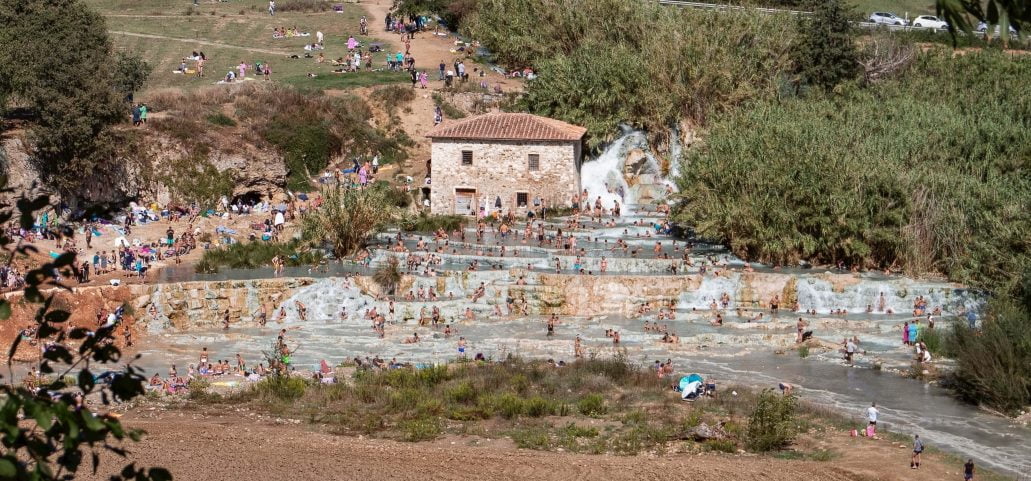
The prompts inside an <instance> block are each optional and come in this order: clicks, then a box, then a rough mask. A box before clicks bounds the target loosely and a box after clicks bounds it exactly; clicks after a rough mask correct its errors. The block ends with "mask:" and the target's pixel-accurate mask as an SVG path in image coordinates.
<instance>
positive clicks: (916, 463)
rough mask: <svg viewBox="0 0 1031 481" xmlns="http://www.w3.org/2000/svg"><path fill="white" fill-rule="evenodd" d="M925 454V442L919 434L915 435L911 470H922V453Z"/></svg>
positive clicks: (910, 463) (910, 462) (910, 464)
mask: <svg viewBox="0 0 1031 481" xmlns="http://www.w3.org/2000/svg"><path fill="white" fill-rule="evenodd" d="M922 452H924V442H923V440H921V439H920V435H919V434H914V435H913V458H912V459H910V461H909V468H910V469H920V453H922Z"/></svg>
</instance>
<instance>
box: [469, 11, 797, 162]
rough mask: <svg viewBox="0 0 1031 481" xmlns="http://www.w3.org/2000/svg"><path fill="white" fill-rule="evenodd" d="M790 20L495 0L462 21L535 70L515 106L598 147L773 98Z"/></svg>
mask: <svg viewBox="0 0 1031 481" xmlns="http://www.w3.org/2000/svg"><path fill="white" fill-rule="evenodd" d="M531 25H532V28H531V27H528V26H531ZM627 25H638V26H644V25H646V26H647V27H646V28H629V29H628V28H626V26H627ZM792 27H793V22H790V21H785V19H784V18H781V17H779V16H768V15H763V14H759V13H756V12H746V11H740V12H738V11H719V12H710V11H699V10H695V9H679V8H668V7H666V6H662V5H659V4H657V3H655V2H644V1H623V0H596V1H592V2H581V1H577V0H557V1H554V0H491V1H489V2H484V3H481V4H480V5H479V10H478V15H476V16H474V17H471V18H470V20H469V24H468V27H467V29H468V31H469V33H470V34H471V35H472V36H473V37H475V38H477V39H479V40H480V41H481V42H482V43H483V45H484V46H485V47H487V49H489V50H490V51H491V52H492V53H493V54H495V55H496V56H497V60H498V61H499V62H500V63H502V64H504V65H509V66H512V67H515V68H523V67H525V66H527V65H532V66H533V67H534V68H535V70H536V71H537V73H538V74H539V75H538V77H537V78H536V79H534V80H531V81H529V82H527V85H526V93H525V95H524V96H523V97H522V99H521V101H520V105H519V108H521V109H526V110H529V111H531V112H533V113H537V114H540V115H545V116H550V117H554V118H558V119H561V120H565V121H567V122H571V123H574V124H576V125H582V126H584V127H586V128H587V132H588V143H589V145H590V146H591V147H595V146H597V145H599V144H600V143H602V142H604V141H605V140H607V139H610V138H611V137H612V136H613V135H615V134H617V133H618V132H619V130H618V125H619V124H621V123H627V124H630V125H633V126H635V127H643V128H645V129H646V130H648V131H650V132H653V133H658V132H663V131H665V130H666V129H668V128H669V126H670V125H672V124H674V123H675V122H678V121H680V120H681V119H683V118H685V117H686V118H690V119H692V120H693V121H695V122H697V123H699V124H701V123H704V122H705V120H706V118H707V117H708V116H709V115H712V114H714V113H719V112H721V111H723V110H725V109H727V108H729V107H732V106H735V105H738V104H740V103H743V102H747V101H748V100H751V99H755V98H772V97H774V96H776V95H777V93H778V89H779V86H780V84H781V83H782V82H783V80H782V78H783V77H784V76H786V74H787V73H788V71H789V70H790V69H791V61H790V58H789V57H788V55H787V49H788V46H789V45H790V44H791V42H792V41H793V40H794V38H795V35H794V29H793V28H792ZM760 32H761V33H760ZM585 72H590V74H589V75H586V74H585Z"/></svg>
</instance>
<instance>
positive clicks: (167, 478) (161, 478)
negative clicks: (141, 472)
mask: <svg viewBox="0 0 1031 481" xmlns="http://www.w3.org/2000/svg"><path fill="white" fill-rule="evenodd" d="M148 474H149V475H150V479H151V481H172V473H170V472H168V470H167V469H164V468H150V472H149V473H148Z"/></svg>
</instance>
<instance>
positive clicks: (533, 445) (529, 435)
mask: <svg viewBox="0 0 1031 481" xmlns="http://www.w3.org/2000/svg"><path fill="white" fill-rule="evenodd" d="M508 435H509V437H511V438H512V441H513V442H514V443H515V445H516V447H518V448H521V449H536V450H541V451H542V450H546V449H550V448H551V436H550V435H549V433H548V430H547V429H545V428H543V427H539V426H533V427H528V428H522V429H516V430H513V431H510V432H509V433H508Z"/></svg>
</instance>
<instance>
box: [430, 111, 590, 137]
mask: <svg viewBox="0 0 1031 481" xmlns="http://www.w3.org/2000/svg"><path fill="white" fill-rule="evenodd" d="M585 132H587V129H585V128H583V127H578V126H576V125H572V124H567V123H565V122H563V121H561V120H555V119H549V118H547V117H541V116H539V115H533V114H520V113H507V112H491V113H488V114H483V115H478V116H476V117H472V118H469V119H463V120H458V121H454V122H447V123H443V124H440V125H438V126H436V127H434V128H433V130H431V131H430V132H429V133H427V134H426V136H427V137H429V138H431V139H476V140H561V141H576V140H580V139H581V138H583V136H584V133H585Z"/></svg>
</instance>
